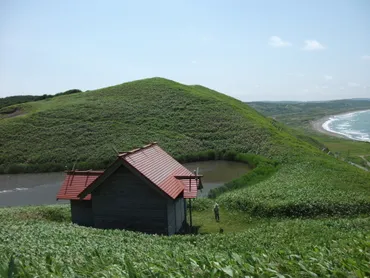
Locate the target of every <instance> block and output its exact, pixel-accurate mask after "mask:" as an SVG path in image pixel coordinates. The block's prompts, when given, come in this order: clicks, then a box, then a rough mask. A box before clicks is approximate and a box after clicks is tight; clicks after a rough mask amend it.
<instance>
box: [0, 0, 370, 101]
mask: <svg viewBox="0 0 370 278" xmlns="http://www.w3.org/2000/svg"><path fill="white" fill-rule="evenodd" d="M369 15H370V1H368V0H359V1H356V0H349V1H340V0H336V1H331V0H325V1H323V0H319V1H315V0H310V1H304V0H302V1H295V0H291V1H275V0H271V1H247V0H240V1H232V0H229V1H226V0H224V1H218V0H213V1H208V0H203V1H199V0H197V1H190V0H189V1H180V0H168V1H167V0H166V1H161V0H157V1H151V0H150V1H149V0H147V1H140V0H137V1H92V0H89V1H84V0H79V1H67V0H64V1H50V0H47V1H39V0H34V1H26V0H24V1H21V0H1V1H0V97H5V96H9V95H20V94H54V93H58V92H62V91H66V90H68V89H71V88H78V89H81V90H92V89H97V88H101V87H105V86H111V85H115V84H120V83H124V82H127V81H131V80H136V79H141V78H147V77H155V76H160V77H165V78H168V79H172V80H176V81H178V82H181V83H185V84H201V85H204V86H207V87H210V88H212V89H215V90H218V91H220V92H223V93H225V94H228V95H231V96H234V97H236V98H238V99H241V100H244V101H253V100H325V99H340V98H353V97H370V16H369Z"/></svg>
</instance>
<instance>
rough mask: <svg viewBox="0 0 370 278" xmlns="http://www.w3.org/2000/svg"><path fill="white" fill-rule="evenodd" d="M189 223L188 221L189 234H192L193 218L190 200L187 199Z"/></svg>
mask: <svg viewBox="0 0 370 278" xmlns="http://www.w3.org/2000/svg"><path fill="white" fill-rule="evenodd" d="M189 221H190V233H192V232H193V216H192V213H191V199H189Z"/></svg>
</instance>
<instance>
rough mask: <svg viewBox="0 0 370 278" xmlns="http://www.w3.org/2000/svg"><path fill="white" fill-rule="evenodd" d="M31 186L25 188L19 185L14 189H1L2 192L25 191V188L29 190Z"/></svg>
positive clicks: (0, 192)
mask: <svg viewBox="0 0 370 278" xmlns="http://www.w3.org/2000/svg"><path fill="white" fill-rule="evenodd" d="M28 189H29V188H25V187H17V188H14V189H5V190H0V194H2V193H10V192H15V191H24V190H28Z"/></svg>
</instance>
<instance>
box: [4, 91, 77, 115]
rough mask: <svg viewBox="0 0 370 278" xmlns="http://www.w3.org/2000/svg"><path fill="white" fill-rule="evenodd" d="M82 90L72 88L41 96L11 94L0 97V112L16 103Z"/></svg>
mask: <svg viewBox="0 0 370 278" xmlns="http://www.w3.org/2000/svg"><path fill="white" fill-rule="evenodd" d="M79 92H81V91H80V90H78V89H72V90H68V91H65V92H62V93H58V94H55V95H47V94H44V95H41V96H32V95H20V96H10V97H5V98H0V113H1V108H3V107H7V106H11V105H15V104H20V103H26V102H31V101H39V100H44V99H47V98H53V97H56V96H61V95H70V94H75V93H79Z"/></svg>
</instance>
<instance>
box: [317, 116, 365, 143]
mask: <svg viewBox="0 0 370 278" xmlns="http://www.w3.org/2000/svg"><path fill="white" fill-rule="evenodd" d="M361 111H369V109H365V110H355V111H348V112H343V113H338V114H335V115H329V116H325V117H323V118H321V119H319V120H316V121H313V122H312V123H311V126H312V128H313V129H314V130H316V131H318V132H321V133H324V134H326V135H329V136H335V137H339V138H345V139H349V140H353V139H351V138H349V137H347V136H344V135H341V134H338V133H335V132H330V131H328V130H326V129H325V128H323V127H322V125H323V124H324V123H325V122H326V121H328V120H329V119H330V118H332V117H335V116H340V115H345V114H349V113H354V112H361Z"/></svg>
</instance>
